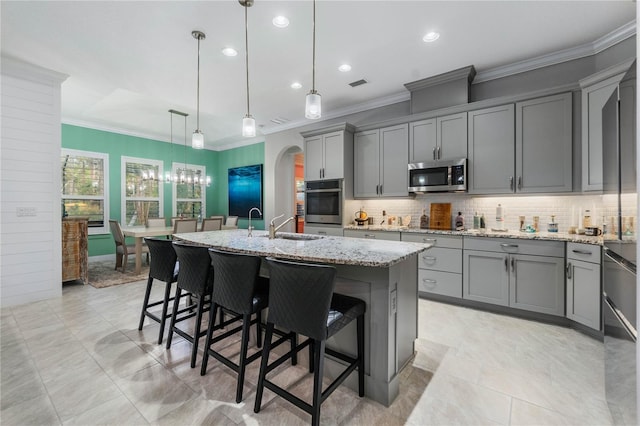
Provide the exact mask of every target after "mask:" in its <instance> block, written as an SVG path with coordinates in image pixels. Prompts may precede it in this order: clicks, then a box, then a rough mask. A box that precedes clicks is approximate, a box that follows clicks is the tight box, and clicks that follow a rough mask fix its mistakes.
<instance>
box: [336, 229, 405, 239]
mask: <svg viewBox="0 0 640 426" xmlns="http://www.w3.org/2000/svg"><path fill="white" fill-rule="evenodd" d="M344 236H345V237H350V238H369V239H372V240H389V241H400V232H398V231H367V230H362V231H356V230H354V229H345V230H344Z"/></svg>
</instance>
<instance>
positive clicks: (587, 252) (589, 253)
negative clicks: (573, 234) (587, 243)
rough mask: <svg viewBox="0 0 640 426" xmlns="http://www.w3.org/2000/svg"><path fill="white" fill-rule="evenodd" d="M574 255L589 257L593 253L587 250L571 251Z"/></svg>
mask: <svg viewBox="0 0 640 426" xmlns="http://www.w3.org/2000/svg"><path fill="white" fill-rule="evenodd" d="M571 251H572V252H574V253H577V254H588V255H589V256H591V255H592V254H593V253H591V252H590V251H589V250H580V249H575V250H571Z"/></svg>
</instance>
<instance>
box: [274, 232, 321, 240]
mask: <svg viewBox="0 0 640 426" xmlns="http://www.w3.org/2000/svg"><path fill="white" fill-rule="evenodd" d="M276 238H277V239H278V238H279V239H282V240H295V241H311V240H319V239H321V238H324V236H322V235H313V234H293V233H290V232H282V233H278V234H276Z"/></svg>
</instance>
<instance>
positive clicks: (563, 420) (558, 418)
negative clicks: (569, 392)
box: [511, 398, 584, 426]
mask: <svg viewBox="0 0 640 426" xmlns="http://www.w3.org/2000/svg"><path fill="white" fill-rule="evenodd" d="M583 424H584V423H583V422H581V421H580V420H578V419H575V418H571V417H567V416H565V415H563V414H560V413H558V412H557V411H553V410H549V409H547V408H544V407H540V406H537V405H535V404H531V403H529V402H526V401H522V400H519V399H516V398H514V400H513V405H512V409H511V425H513V426H539V425H558V426H560V425H567V426H577V425H583Z"/></svg>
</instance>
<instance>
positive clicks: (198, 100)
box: [185, 35, 202, 134]
mask: <svg viewBox="0 0 640 426" xmlns="http://www.w3.org/2000/svg"><path fill="white" fill-rule="evenodd" d="M201 38H202V37H201V36H200V35H198V84H197V86H198V87H197V90H198V92H197V95H196V111H197V116H196V128H197V129H198V130H200V39H201ZM185 125H186V118H185ZM185 134H186V133H185Z"/></svg>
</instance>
